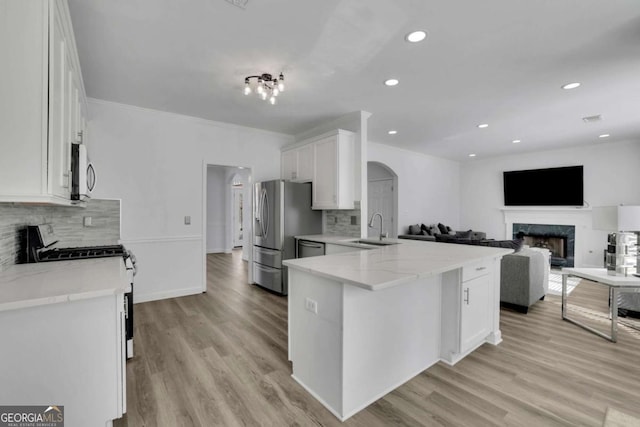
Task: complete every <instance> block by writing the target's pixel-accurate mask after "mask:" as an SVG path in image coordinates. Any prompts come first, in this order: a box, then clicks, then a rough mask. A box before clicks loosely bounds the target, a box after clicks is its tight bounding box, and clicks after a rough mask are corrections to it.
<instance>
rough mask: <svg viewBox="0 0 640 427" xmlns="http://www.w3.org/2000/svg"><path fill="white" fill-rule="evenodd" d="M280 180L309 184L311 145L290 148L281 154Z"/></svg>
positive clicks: (310, 178) (311, 163)
mask: <svg viewBox="0 0 640 427" xmlns="http://www.w3.org/2000/svg"><path fill="white" fill-rule="evenodd" d="M281 161H282V172H281V177H282V179H286V180H287V181H294V182H310V181H311V180H312V179H313V144H306V145H303V146H301V147H297V148H291V149H288V150H286V151H283V152H282V158H281Z"/></svg>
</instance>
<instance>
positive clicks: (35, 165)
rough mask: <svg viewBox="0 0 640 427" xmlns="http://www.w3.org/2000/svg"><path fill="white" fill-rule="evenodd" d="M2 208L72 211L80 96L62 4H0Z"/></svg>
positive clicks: (38, 0)
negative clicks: (48, 206) (26, 205)
mask: <svg viewBox="0 0 640 427" xmlns="http://www.w3.org/2000/svg"><path fill="white" fill-rule="evenodd" d="M0 16H3V17H4V18H5V19H3V20H2V21H3V25H2V26H0V55H1V57H2V58H3V66H2V67H0V77H1V78H0V96H1V97H2V99H3V101H4V102H2V103H0V144H1V147H2V156H0V201H1V202H36V203H53V204H72V202H71V200H70V194H71V174H70V168H71V144H72V143H80V142H83V138H84V136H85V134H86V132H85V127H86V112H87V106H86V96H85V92H84V86H83V82H82V74H81V72H80V63H79V61H78V55H77V50H76V44H75V40H74V36H73V29H72V26H71V18H70V15H69V9H68V5H67V2H66V1H65V0H29V1H21V0H8V1H3V2H1V3H0Z"/></svg>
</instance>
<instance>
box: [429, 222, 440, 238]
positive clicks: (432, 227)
mask: <svg viewBox="0 0 640 427" xmlns="http://www.w3.org/2000/svg"><path fill="white" fill-rule="evenodd" d="M429 231H430V232H431V235H432V236H435V235H436V234H440V230H438V227H436V226H435V225H430V226H429Z"/></svg>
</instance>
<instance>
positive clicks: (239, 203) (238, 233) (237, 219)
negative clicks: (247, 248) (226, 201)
mask: <svg viewBox="0 0 640 427" xmlns="http://www.w3.org/2000/svg"><path fill="white" fill-rule="evenodd" d="M243 191H244V187H243V185H242V183H241V182H237V181H235V180H234V183H233V184H232V185H231V196H232V197H231V198H232V209H233V211H232V213H231V228H232V230H233V231H232V233H233V247H234V248H237V247H241V246H242V245H243V243H244V194H243Z"/></svg>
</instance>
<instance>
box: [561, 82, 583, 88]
mask: <svg viewBox="0 0 640 427" xmlns="http://www.w3.org/2000/svg"><path fill="white" fill-rule="evenodd" d="M578 86H580V83H578V82H573V83H567V84H566V85H562V89H575V88H577V87H578Z"/></svg>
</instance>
